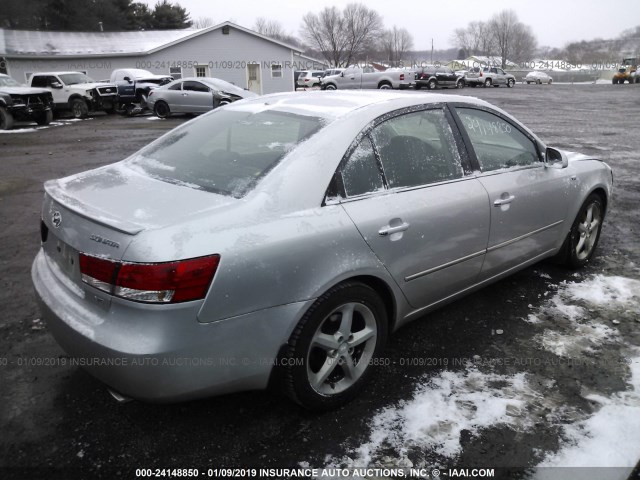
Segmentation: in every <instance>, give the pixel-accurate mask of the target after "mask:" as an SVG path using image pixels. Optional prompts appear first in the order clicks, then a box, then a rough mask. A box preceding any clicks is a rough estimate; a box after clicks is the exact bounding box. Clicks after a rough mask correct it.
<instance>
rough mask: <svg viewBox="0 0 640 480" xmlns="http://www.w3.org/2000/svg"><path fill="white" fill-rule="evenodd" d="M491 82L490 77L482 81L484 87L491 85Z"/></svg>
mask: <svg viewBox="0 0 640 480" xmlns="http://www.w3.org/2000/svg"><path fill="white" fill-rule="evenodd" d="M491 83H492V82H491V79H490V78H487V79H486V80H485V81H484V86H485V88H486V87H490V86H491Z"/></svg>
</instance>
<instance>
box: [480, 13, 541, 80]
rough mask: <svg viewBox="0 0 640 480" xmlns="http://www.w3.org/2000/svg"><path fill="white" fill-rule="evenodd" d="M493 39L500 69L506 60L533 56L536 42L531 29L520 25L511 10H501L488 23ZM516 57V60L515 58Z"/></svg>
mask: <svg viewBox="0 0 640 480" xmlns="http://www.w3.org/2000/svg"><path fill="white" fill-rule="evenodd" d="M489 26H490V28H491V32H492V34H493V38H494V39H495V42H496V49H497V53H498V55H500V58H501V60H502V68H504V67H505V66H506V64H507V59H508V58H510V57H511V58H513V59H514V60H517V59H523V60H524V59H526V57H527V56H530V55H533V52H534V51H535V49H536V46H537V41H536V38H535V36H534V35H533V33H532V32H531V28H530V27H528V26H526V25H524V24H522V23H520V22H519V21H518V16H517V15H516V12H514V11H513V10H503V11H502V12H500V13H497V14H496V15H494V17H493V18H492V19H491V21H490V22H489ZM516 57H518V58H516Z"/></svg>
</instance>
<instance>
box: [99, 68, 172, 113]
mask: <svg viewBox="0 0 640 480" xmlns="http://www.w3.org/2000/svg"><path fill="white" fill-rule="evenodd" d="M171 81H173V77H172V76H170V75H156V74H154V73H151V72H149V71H147V70H140V69H138V68H121V69H119V70H114V71H113V72H111V83H113V84H115V86H116V88H117V89H118V110H120V111H124V112H126V113H127V114H129V115H132V114H134V113H138V112H141V111H143V110H145V109H146V108H147V98H148V97H149V92H150V91H151V90H153V89H154V88H158V87H160V86H162V85H166V84H167V83H169V82H171Z"/></svg>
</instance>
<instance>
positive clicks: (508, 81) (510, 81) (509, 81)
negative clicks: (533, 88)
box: [507, 78, 516, 88]
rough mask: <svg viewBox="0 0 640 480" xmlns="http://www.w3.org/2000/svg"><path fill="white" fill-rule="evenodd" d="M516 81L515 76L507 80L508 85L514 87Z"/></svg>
mask: <svg viewBox="0 0 640 480" xmlns="http://www.w3.org/2000/svg"><path fill="white" fill-rule="evenodd" d="M515 83H516V81H515V80H514V79H513V78H510V79H509V80H507V87H509V88H512V87H513V85H514V84H515Z"/></svg>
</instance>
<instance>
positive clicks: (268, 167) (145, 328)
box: [31, 91, 613, 410]
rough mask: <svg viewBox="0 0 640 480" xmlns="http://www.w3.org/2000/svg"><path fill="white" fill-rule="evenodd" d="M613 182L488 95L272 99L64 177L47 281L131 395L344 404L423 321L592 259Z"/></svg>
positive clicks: (96, 363) (64, 318) (46, 228)
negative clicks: (393, 340) (510, 281)
mask: <svg viewBox="0 0 640 480" xmlns="http://www.w3.org/2000/svg"><path fill="white" fill-rule="evenodd" d="M154 96H155V92H154ZM612 183H613V181H612V170H611V168H610V167H609V166H608V165H607V164H606V163H604V162H602V161H600V160H598V159H596V158H593V157H590V156H585V155H581V154H578V153H570V152H565V151H561V150H557V149H555V148H551V147H548V146H547V145H546V144H545V143H544V142H543V141H542V140H541V139H540V138H538V137H537V136H536V135H535V134H534V133H533V132H532V131H531V130H529V129H528V128H527V127H526V126H524V125H523V124H522V123H520V122H519V121H518V120H516V119H515V118H514V117H512V116H511V115H509V114H508V113H506V112H505V111H504V110H501V109H500V108H497V107H495V106H492V105H491V104H489V103H487V102H485V101H483V100H480V99H475V98H471V97H464V96H457V95H443V94H436V93H415V94H412V95H406V94H403V93H402V92H393V91H386V92H379V91H376V92H364V91H359V92H340V91H337V92H321V91H315V92H290V93H279V94H272V95H266V96H263V97H259V98H253V99H247V100H244V101H241V102H236V103H232V104H229V105H227V106H225V107H224V108H217V109H214V110H212V111H211V112H209V113H207V114H205V115H202V116H201V117H199V118H196V119H194V120H192V121H190V122H186V123H184V124H183V125H181V126H179V127H177V128H175V129H173V130H171V131H170V132H168V133H166V134H165V135H163V136H162V137H160V138H159V139H157V140H156V141H154V142H153V143H151V144H150V145H148V146H146V147H144V148H143V149H141V150H140V151H138V152H137V153H135V154H133V155H132V156H130V157H129V158H127V159H125V160H123V161H121V162H118V163H114V164H112V165H107V166H104V167H101V168H98V169H95V170H90V171H87V172H84V173H80V174H77V175H74V176H70V177H67V178H62V179H59V180H52V181H49V182H47V183H46V184H45V187H44V189H45V192H46V193H45V198H44V204H43V208H42V219H41V229H40V230H41V248H40V251H39V253H38V254H37V257H36V258H35V261H34V263H33V266H32V271H31V274H32V279H33V283H34V285H35V290H36V292H37V299H38V302H39V305H40V309H41V311H42V314H43V318H44V319H46V323H47V326H48V328H49V329H50V331H51V332H52V333H53V335H54V337H55V338H56V340H57V341H58V343H59V344H60V345H61V346H62V348H63V349H64V350H65V351H66V352H67V353H68V354H69V355H70V356H71V357H73V358H78V359H80V360H82V359H84V361H83V363H80V362H79V363H78V365H83V368H86V369H87V370H88V371H89V372H90V373H91V374H93V375H94V376H95V377H97V378H98V379H100V380H101V381H102V382H104V383H105V384H106V385H107V386H108V387H109V388H110V389H111V391H113V392H114V396H116V398H118V399H120V400H122V399H126V398H136V399H141V400H147V401H165V402H166V401H180V400H187V399H192V398H198V397H206V396H210V395H219V394H224V393H229V392H238V391H245V390H252V389H264V388H267V387H269V386H271V387H274V388H275V387H278V388H281V389H282V390H283V391H284V393H285V394H286V395H288V396H289V397H290V398H291V399H292V400H293V401H295V402H297V403H298V404H300V405H302V406H304V407H306V408H309V409H313V410H326V409H330V408H335V407H338V406H340V405H343V404H344V403H345V402H347V401H349V400H351V399H352V398H354V396H356V395H357V394H359V393H361V392H362V391H363V389H364V388H365V385H366V383H367V380H369V379H370V378H371V376H372V374H373V373H374V369H375V368H376V366H377V365H385V363H383V358H381V356H382V355H383V350H384V346H385V343H386V341H387V338H388V336H389V334H390V333H392V332H394V331H395V330H397V329H398V328H400V327H401V326H403V325H405V324H407V323H408V322H410V321H412V320H415V319H418V318H421V317H424V315H425V314H426V313H428V312H430V311H432V310H434V309H436V308H438V307H441V306H443V305H445V304H447V303H449V302H451V301H453V300H456V299H458V298H461V297H463V296H464V295H467V294H469V293H471V292H473V291H476V290H478V289H481V288H484V287H486V286H487V285H489V284H491V283H493V282H495V281H497V280H499V279H502V278H505V277H507V276H508V275H511V274H513V273H514V272H517V271H518V270H521V269H523V268H525V267H527V266H529V265H532V264H534V263H536V262H539V261H541V260H543V259H545V258H549V257H554V256H555V257H556V258H557V259H558V261H561V262H564V263H565V264H566V265H567V266H568V267H569V268H578V267H582V266H584V265H585V264H587V263H588V262H589V261H590V259H591V258H592V256H593V255H594V252H595V251H596V248H597V245H598V239H599V237H600V232H601V230H602V225H603V221H604V218H605V214H606V212H607V209H608V206H609V204H610V201H611V194H612Z"/></svg>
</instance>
